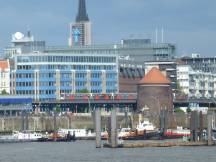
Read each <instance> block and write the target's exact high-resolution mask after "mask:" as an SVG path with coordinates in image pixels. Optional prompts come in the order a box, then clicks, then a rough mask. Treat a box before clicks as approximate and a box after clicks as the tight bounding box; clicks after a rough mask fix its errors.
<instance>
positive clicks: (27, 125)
mask: <svg viewBox="0 0 216 162" xmlns="http://www.w3.org/2000/svg"><path fill="white" fill-rule="evenodd" d="M25 129H26V130H28V129H29V121H28V112H26V114H25Z"/></svg>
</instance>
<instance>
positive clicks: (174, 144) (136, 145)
mask: <svg viewBox="0 0 216 162" xmlns="http://www.w3.org/2000/svg"><path fill="white" fill-rule="evenodd" d="M215 145H216V143H213V144H212V146H215ZM189 146H208V142H207V141H199V142H139V143H123V144H119V145H118V146H117V148H141V147H189ZM104 147H105V148H112V147H111V145H110V144H107V143H105V144H104Z"/></svg>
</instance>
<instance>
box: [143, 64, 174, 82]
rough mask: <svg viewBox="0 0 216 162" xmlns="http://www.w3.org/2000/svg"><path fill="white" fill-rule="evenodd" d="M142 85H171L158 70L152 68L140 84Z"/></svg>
mask: <svg viewBox="0 0 216 162" xmlns="http://www.w3.org/2000/svg"><path fill="white" fill-rule="evenodd" d="M139 84H140V85H142V84H171V82H170V81H169V80H168V79H167V78H166V77H165V76H164V75H163V74H162V73H161V72H160V70H159V69H158V68H155V67H154V68H152V69H151V70H150V71H149V72H148V73H147V74H146V75H145V76H144V77H143V79H142V80H141V81H140V82H139Z"/></svg>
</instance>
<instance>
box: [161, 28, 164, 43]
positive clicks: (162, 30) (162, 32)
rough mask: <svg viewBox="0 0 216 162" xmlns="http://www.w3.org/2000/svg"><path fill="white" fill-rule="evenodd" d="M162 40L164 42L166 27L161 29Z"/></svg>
mask: <svg viewBox="0 0 216 162" xmlns="http://www.w3.org/2000/svg"><path fill="white" fill-rule="evenodd" d="M161 42H162V43H164V29H163V28H162V29H161Z"/></svg>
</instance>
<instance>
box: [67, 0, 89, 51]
mask: <svg viewBox="0 0 216 162" xmlns="http://www.w3.org/2000/svg"><path fill="white" fill-rule="evenodd" d="M91 42H92V37H91V22H90V21H89V18H88V14H87V12H86V2H85V0H79V7H78V14H77V16H76V21H75V22H74V23H70V36H69V46H70V47H76V46H85V45H91Z"/></svg>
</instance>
